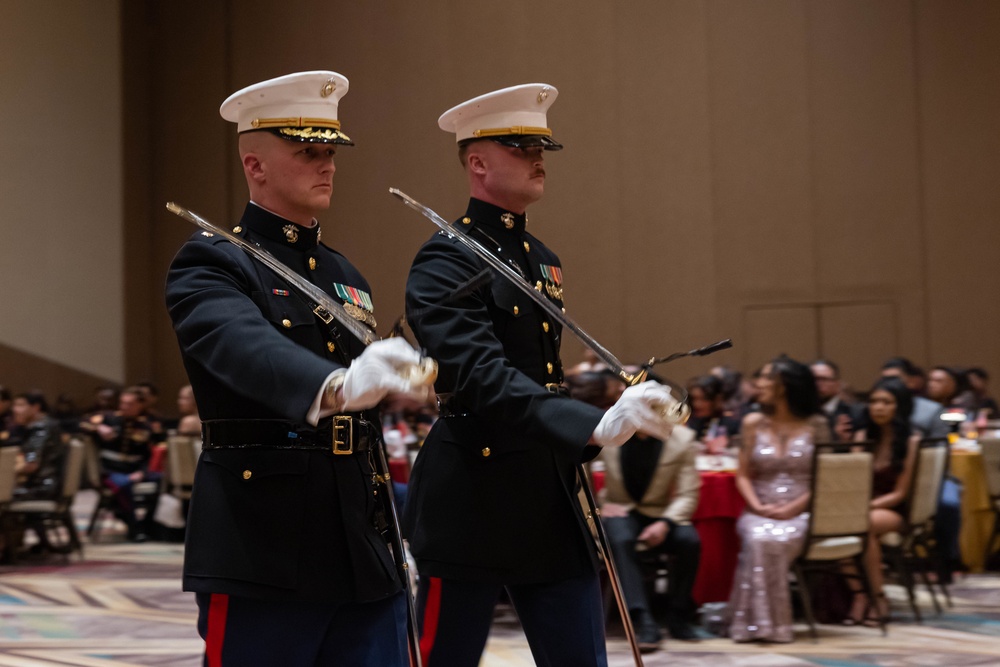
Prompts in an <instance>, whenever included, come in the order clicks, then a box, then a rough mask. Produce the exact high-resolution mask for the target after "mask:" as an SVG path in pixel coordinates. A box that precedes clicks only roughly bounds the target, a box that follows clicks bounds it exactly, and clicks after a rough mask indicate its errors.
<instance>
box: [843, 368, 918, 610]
mask: <svg viewBox="0 0 1000 667" xmlns="http://www.w3.org/2000/svg"><path fill="white" fill-rule="evenodd" d="M911 412H913V398H912V397H911V396H910V391H909V389H907V387H906V385H905V384H903V382H902V380H900V379H899V378H892V377H889V378H882V379H881V380H879V381H878V382H876V383H875V386H874V387H872V389H871V392H869V394H868V405H867V407H866V409H865V412H864V414H863V415H862V417H861V428H860V429H859V430H858V432H857V433H856V434H855V440H857V441H858V442H861V441H864V440H871V441H873V442H874V449H873V450H872V454H873V462H872V469H873V478H872V500H871V511H870V512H869V517H870V528H869V534H868V546H867V549H866V551H865V571H866V572H867V574H868V580H869V581H870V582H871V585H872V590H873V591H875V606H874V607H870V606H869V604H868V599H867V596H866V595H865V594H864V593H863V592H862V588H861V583H860V582H853V584H854V585H853V586H852V588H853V590H854V591H855V594H854V602H853V604H852V606H851V611H850V614H849V616H848V617H847V618H846V619H845V623H848V624H853V623H864V624H866V625H873V626H877V625H878V619H879V617H882V618H885V617H886V616H887V615H888V613H889V605H888V602H887V600H886V597H885V594H884V593H883V591H882V542H881V541H880V538H881V537H882V536H883V535H885V534H886V533H891V532H893V531H897V530H899V529H900V528H902V526H903V524H904V523H905V521H906V497H907V493H908V492H909V489H910V483H911V481H912V480H913V467H914V462H915V461H916V458H917V449H918V448H919V447H920V436H919V435H913V431H912V429H911V428H910V413H911Z"/></svg>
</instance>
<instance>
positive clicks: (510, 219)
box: [500, 213, 514, 229]
mask: <svg viewBox="0 0 1000 667" xmlns="http://www.w3.org/2000/svg"><path fill="white" fill-rule="evenodd" d="M500 220H501V221H502V222H503V226H504V227H506V228H507V229H514V214H513V213H504V214H503V215H501V216H500Z"/></svg>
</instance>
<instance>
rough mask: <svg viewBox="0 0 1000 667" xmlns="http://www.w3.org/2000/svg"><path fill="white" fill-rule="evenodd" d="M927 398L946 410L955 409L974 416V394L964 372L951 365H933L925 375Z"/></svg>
mask: <svg viewBox="0 0 1000 667" xmlns="http://www.w3.org/2000/svg"><path fill="white" fill-rule="evenodd" d="M927 398H929V399H931V400H932V401H934V402H936V403H940V404H941V405H942V406H944V408H945V409H946V410H948V409H957V410H964V411H966V412H969V413H971V414H970V416H972V417H974V416H975V412H974V410H975V405H974V403H975V395H974V394H973V393H972V391H971V390H970V389H969V387H968V384H967V383H966V380H965V373H964V372H963V371H961V370H959V369H957V368H953V367H951V366H935V367H934V368H932V369H931V372H930V373H929V374H928V375H927Z"/></svg>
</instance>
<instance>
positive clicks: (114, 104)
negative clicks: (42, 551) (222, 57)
mask: <svg viewBox="0 0 1000 667" xmlns="http://www.w3.org/2000/svg"><path fill="white" fill-rule="evenodd" d="M0 15H2V17H3V18H2V20H0V126H2V127H3V133H2V135H0V220H2V222H0V255H2V261H0V285H2V286H3V298H2V301H0V303H2V306H0V308H2V311H0V384H6V385H8V386H12V387H13V388H14V389H16V390H23V389H27V388H30V387H42V388H45V389H47V390H49V391H50V392H54V391H55V389H57V388H61V389H67V390H71V391H75V392H78V393H83V394H86V393H89V392H90V391H91V390H92V389H93V383H94V381H95V378H97V379H98V381H100V379H105V378H106V379H110V380H113V381H122V380H123V379H124V376H125V355H124V351H123V350H124V347H125V331H124V307H123V302H124V290H123V282H124V280H123V277H124V269H123V244H122V227H123V215H122V205H121V202H122V178H123V176H122V157H121V147H122V132H121V108H122V104H121V92H122V82H121V76H120V67H121V60H122V53H121V45H120V40H119V10H118V2H117V0H93V1H91V2H82V1H78V0H77V1H65V0H0Z"/></svg>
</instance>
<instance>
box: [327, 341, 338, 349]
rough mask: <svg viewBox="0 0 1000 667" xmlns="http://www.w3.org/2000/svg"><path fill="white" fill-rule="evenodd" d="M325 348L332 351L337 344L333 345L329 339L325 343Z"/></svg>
mask: <svg viewBox="0 0 1000 667" xmlns="http://www.w3.org/2000/svg"><path fill="white" fill-rule="evenodd" d="M326 349H328V350H330V351H331V352H333V351H335V350H336V349H337V346H336V345H334V344H333V341H332V340H331V341H329V342H327V344H326Z"/></svg>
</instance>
